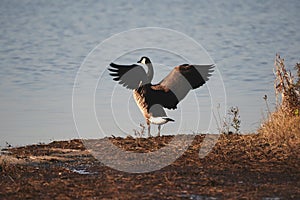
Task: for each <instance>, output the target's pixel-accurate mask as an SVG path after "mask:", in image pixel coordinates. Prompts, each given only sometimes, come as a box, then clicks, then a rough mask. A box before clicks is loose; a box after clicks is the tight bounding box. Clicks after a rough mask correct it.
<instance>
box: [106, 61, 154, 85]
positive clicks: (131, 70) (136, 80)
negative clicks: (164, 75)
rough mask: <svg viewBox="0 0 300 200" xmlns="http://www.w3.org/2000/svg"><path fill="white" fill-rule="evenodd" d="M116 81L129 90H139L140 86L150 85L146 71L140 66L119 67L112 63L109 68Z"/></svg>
mask: <svg viewBox="0 0 300 200" xmlns="http://www.w3.org/2000/svg"><path fill="white" fill-rule="evenodd" d="M108 70H109V71H110V73H109V74H110V75H111V76H112V77H114V78H113V80H114V81H118V82H119V84H121V85H123V86H124V87H126V88H128V89H137V88H138V87H139V86H140V85H144V84H147V83H149V80H148V77H147V74H146V71H145V70H144V68H143V67H142V66H140V65H137V64H133V65H118V64H115V63H110V67H109V68H108Z"/></svg>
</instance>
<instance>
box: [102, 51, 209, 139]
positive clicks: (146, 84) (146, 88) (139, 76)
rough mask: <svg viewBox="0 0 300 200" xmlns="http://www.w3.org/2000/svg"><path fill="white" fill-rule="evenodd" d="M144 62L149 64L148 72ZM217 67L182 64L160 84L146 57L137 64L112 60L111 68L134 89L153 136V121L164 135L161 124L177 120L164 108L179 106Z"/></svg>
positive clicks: (112, 72) (119, 79) (116, 75)
mask: <svg viewBox="0 0 300 200" xmlns="http://www.w3.org/2000/svg"><path fill="white" fill-rule="evenodd" d="M141 64H143V65H145V66H147V68H148V71H147V72H146V71H145V69H144V68H143V65H141ZM213 67H214V65H213V64H209V65H190V64H182V65H179V66H177V67H175V68H174V69H173V70H172V71H171V72H170V73H169V74H168V75H167V76H166V77H165V78H164V79H163V80H162V81H160V82H159V83H158V84H152V83H151V81H152V79H153V75H154V70H153V65H152V63H151V61H150V59H149V58H148V57H145V56H143V57H142V58H141V59H140V60H139V61H138V62H137V64H132V65H118V64H115V63H111V64H110V67H109V68H108V70H109V71H110V75H111V76H113V80H114V81H117V82H119V84H121V85H123V86H124V87H126V88H128V89H131V90H133V97H134V100H135V102H136V104H137V105H138V107H139V109H140V110H141V112H142V114H143V115H144V117H145V119H146V123H147V125H148V136H149V137H151V134H150V124H151V123H152V124H156V125H158V136H160V129H161V125H163V124H165V123H167V122H169V121H171V122H174V120H173V119H171V118H169V117H167V115H166V112H165V110H164V108H167V109H176V108H177V104H178V103H179V102H180V101H181V100H182V99H183V98H184V97H185V96H186V95H187V94H188V92H189V91H190V90H193V89H196V88H199V87H200V86H202V85H203V84H205V82H206V81H208V79H209V77H210V76H211V73H212V72H213Z"/></svg>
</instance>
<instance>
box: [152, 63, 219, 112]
mask: <svg viewBox="0 0 300 200" xmlns="http://www.w3.org/2000/svg"><path fill="white" fill-rule="evenodd" d="M213 67H214V65H188V64H183V65H180V66H177V67H175V68H174V69H173V70H172V71H171V72H170V73H169V74H168V75H167V76H166V77H165V78H164V79H163V80H162V81H161V82H160V83H159V84H157V85H153V86H151V88H152V90H154V91H156V92H154V94H152V96H153V97H152V98H154V99H157V100H156V101H159V102H156V103H158V104H160V105H162V106H163V107H165V108H168V109H176V108H177V104H178V103H179V102H180V101H181V100H182V99H183V98H184V97H185V96H186V95H187V94H188V92H189V91H190V90H192V89H196V88H199V87H200V86H202V85H204V84H205V82H206V81H208V80H209V77H210V76H211V73H212V72H213Z"/></svg>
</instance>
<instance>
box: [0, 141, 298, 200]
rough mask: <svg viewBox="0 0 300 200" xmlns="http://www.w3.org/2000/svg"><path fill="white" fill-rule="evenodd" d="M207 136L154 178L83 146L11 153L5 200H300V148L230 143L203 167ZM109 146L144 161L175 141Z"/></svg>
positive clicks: (221, 144)
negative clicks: (115, 166)
mask: <svg viewBox="0 0 300 200" xmlns="http://www.w3.org/2000/svg"><path fill="white" fill-rule="evenodd" d="M205 136H206V135H197V136H196V137H195V139H194V141H193V143H192V145H191V146H190V147H189V148H188V149H187V151H186V152H185V153H184V154H183V155H182V156H181V157H180V158H178V159H177V160H176V161H175V162H174V163H172V164H171V165H169V166H166V167H164V168H162V169H160V170H158V171H153V172H149V173H126V172H121V171H117V170H115V169H112V168H109V167H107V166H105V165H104V164H102V163H101V162H100V161H98V160H97V159H95V158H94V157H93V156H92V155H91V151H90V150H87V149H86V148H85V146H84V145H83V143H82V141H80V140H71V141H58V142H52V143H50V144H42V145H30V146H25V147H18V148H7V149H3V150H2V153H1V156H0V177H1V179H0V199H197V200H202V199H264V200H267V199H268V200H271V199H272V200H275V199H276V200H278V199H300V189H299V188H300V181H299V180H300V170H299V169H300V168H299V165H300V159H299V155H300V149H299V148H300V145H298V146H299V148H297V149H293V151H290V150H288V148H286V147H284V146H276V147H274V146H272V145H271V144H269V143H268V142H267V141H266V140H265V139H262V138H260V137H259V136H258V135H222V136H221V137H220V138H219V140H218V143H217V144H216V145H215V146H214V148H213V150H212V151H211V152H210V153H209V154H208V155H207V156H206V157H204V158H202V159H200V158H199V149H200V148H201V144H202V143H203V138H204V137H205ZM107 139H109V140H110V141H111V143H112V144H114V145H115V146H117V147H119V148H122V149H124V150H126V151H133V152H139V153H140V152H149V151H152V152H155V151H157V150H158V149H160V148H162V147H164V146H166V145H168V144H170V143H171V141H172V139H173V136H162V137H153V138H149V139H145V138H140V139H134V138H131V137H127V138H107ZM99 141H100V143H101V140H99ZM106 153H107V152H106ZM108 155H110V154H108ZM110 156H112V157H113V156H114V155H113V153H112V154H111V155H110Z"/></svg>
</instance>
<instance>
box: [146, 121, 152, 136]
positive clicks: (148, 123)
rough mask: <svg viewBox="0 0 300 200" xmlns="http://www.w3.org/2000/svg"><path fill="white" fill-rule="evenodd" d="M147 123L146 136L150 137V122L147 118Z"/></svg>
mask: <svg viewBox="0 0 300 200" xmlns="http://www.w3.org/2000/svg"><path fill="white" fill-rule="evenodd" d="M147 125H148V137H151V134H150V122H149V121H148V120H147Z"/></svg>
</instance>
